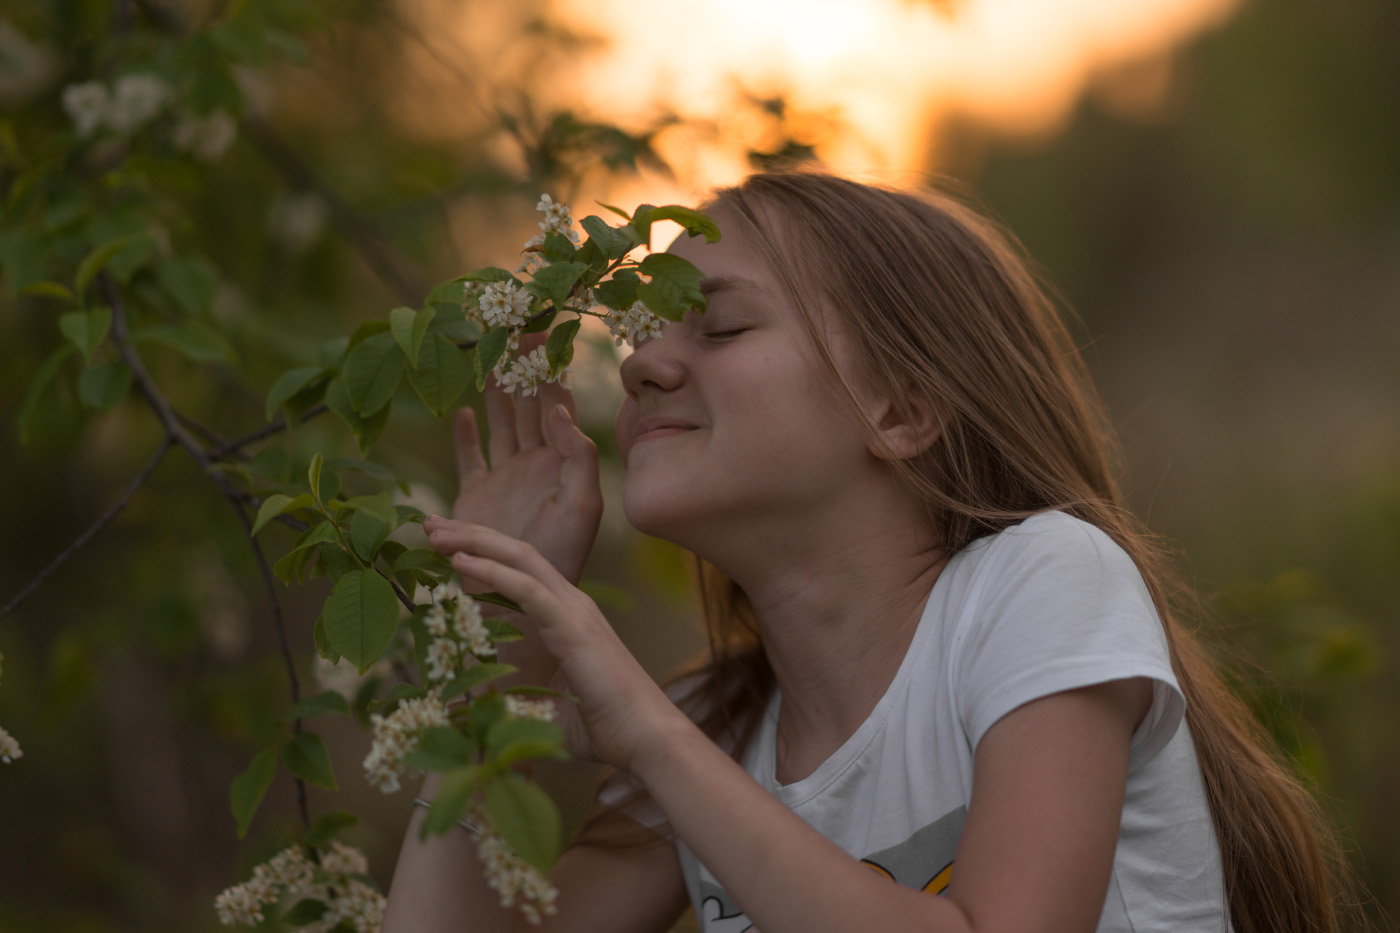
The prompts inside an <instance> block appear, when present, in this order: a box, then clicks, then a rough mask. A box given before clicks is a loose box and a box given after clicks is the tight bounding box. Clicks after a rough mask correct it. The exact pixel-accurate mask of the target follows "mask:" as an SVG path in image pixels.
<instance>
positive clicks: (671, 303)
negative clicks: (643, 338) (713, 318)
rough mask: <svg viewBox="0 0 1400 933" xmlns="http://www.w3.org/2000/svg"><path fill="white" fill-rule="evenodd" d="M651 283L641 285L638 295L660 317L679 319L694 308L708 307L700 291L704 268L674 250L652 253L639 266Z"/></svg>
mask: <svg viewBox="0 0 1400 933" xmlns="http://www.w3.org/2000/svg"><path fill="white" fill-rule="evenodd" d="M638 268H639V269H640V270H641V272H642V274H643V275H649V276H651V281H650V282H643V283H642V284H640V285H638V286H637V297H638V298H639V299H640V300H642V301H644V302H646V306H647V307H648V308H650V309H651V310H652V311H653V312H654V313H655V314H657V315H658V316H659V317H663V318H665V319H666V320H668V321H679V320H680V319H681V318H683V317H685V313H686V312H687V311H689V310H691V309H692V308H694V309H696V310H699V311H703V310H705V296H704V295H703V294H701V292H700V279H701V275H700V270H699V269H697V268H695V266H694V265H693V264H692V263H690V262H688V261H687V260H684V259H682V258H681V257H679V256H673V255H672V254H670V253H652V254H651V255H650V256H648V257H647V258H646V259H643V260H642V264H641V265H640V266H639V267H638Z"/></svg>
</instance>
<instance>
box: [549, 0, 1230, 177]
mask: <svg viewBox="0 0 1400 933" xmlns="http://www.w3.org/2000/svg"><path fill="white" fill-rule="evenodd" d="M551 2H552V6H551V8H550V16H551V18H553V19H555V20H556V21H558V22H560V23H563V24H566V25H569V26H571V27H572V28H574V29H576V30H577V31H579V32H582V33H594V34H601V35H604V36H606V38H607V40H608V42H607V44H606V45H604V46H602V47H600V49H599V50H598V51H597V52H596V53H592V54H589V55H585V56H583V57H582V58H580V59H577V60H575V61H574V62H573V63H572V66H571V68H570V73H569V79H568V81H567V93H568V95H569V98H570V101H571V103H572V105H573V106H574V107H576V108H578V107H580V103H582V104H583V106H584V108H586V109H587V110H588V111H590V112H592V113H594V114H597V115H599V116H602V117H604V118H607V119H612V120H616V121H618V122H619V123H622V124H624V125H625V124H627V123H629V122H636V123H640V122H642V121H643V120H645V118H646V117H647V115H649V114H654V113H656V112H659V111H662V110H665V109H670V110H672V111H674V112H676V113H678V114H679V115H681V116H683V117H688V118H692V119H697V120H702V121H703V120H713V121H716V124H717V126H718V128H719V130H720V132H719V134H718V137H719V138H718V139H717V140H716V139H712V140H708V141H705V142H703V143H702V142H700V141H697V140H696V139H694V138H690V137H686V136H684V133H683V132H682V131H680V130H677V134H676V135H678V136H679V137H681V138H676V139H668V138H667V134H666V133H664V132H663V134H662V135H661V137H659V138H658V141H657V144H658V147H659V148H661V149H662V150H663V154H664V155H666V156H667V157H669V158H673V159H676V160H677V161H678V162H679V163H680V164H679V165H678V166H677V167H678V168H679V169H681V174H682V175H683V176H685V181H686V182H688V183H690V184H692V185H694V186H695V187H696V189H697V190H703V189H706V188H708V187H710V186H713V185H715V184H723V183H728V182H733V181H736V180H738V178H740V177H742V175H743V174H744V173H745V172H746V170H747V166H746V163H745V161H744V151H745V150H746V149H747V148H761V144H762V142H763V140H762V127H760V126H759V125H758V124H757V123H756V122H755V121H757V120H759V119H760V118H759V117H757V116H756V115H752V114H750V115H745V114H743V113H742V112H738V111H742V110H743V108H742V107H740V106H738V104H737V102H738V100H739V97H738V96H737V95H736V89H738V88H742V89H744V90H745V91H747V92H749V93H751V94H754V95H757V96H760V97H763V96H776V95H779V94H781V95H783V96H785V97H786V99H787V101H788V104H789V106H790V111H789V112H790V114H792V115H793V116H792V117H791V118H790V122H789V124H788V127H787V129H788V130H789V132H796V133H799V134H800V133H801V131H802V124H803V121H804V120H805V121H807V122H808V123H812V124H814V130H813V138H814V141H816V144H817V151H818V154H819V155H820V156H821V157H822V158H823V159H824V161H825V162H826V163H827V164H828V165H829V166H830V167H832V168H833V169H835V170H837V171H842V172H847V173H855V174H860V173H883V174H884V175H886V176H887V177H888V176H890V175H891V174H893V175H896V176H897V175H898V174H899V173H915V172H920V171H926V170H928V169H929V168H930V167H935V168H936V164H935V165H933V166H931V165H930V163H931V162H933V163H936V147H937V127H938V123H939V121H940V120H941V119H943V118H945V117H947V116H949V115H953V114H965V115H967V116H969V117H971V118H972V119H975V120H977V121H980V122H982V123H985V124H988V125H991V126H993V127H995V128H997V129H999V130H1001V131H1005V132H1011V133H1020V134H1040V133H1044V132H1047V131H1049V130H1051V129H1053V128H1054V127H1055V126H1056V125H1057V124H1058V122H1059V121H1060V120H1062V118H1063V117H1064V116H1065V115H1066V114H1067V113H1068V111H1069V109H1070V108H1071V107H1072V106H1073V104H1074V102H1075V101H1076V100H1077V98H1078V97H1079V95H1080V94H1081V93H1082V92H1083V91H1084V89H1085V88H1086V87H1087V86H1088V85H1089V84H1090V83H1091V82H1093V81H1095V79H1096V76H1101V75H1102V74H1104V73H1105V72H1106V71H1111V70H1113V69H1118V68H1123V67H1124V66H1125V65H1130V64H1133V63H1141V62H1144V61H1147V62H1152V61H1154V60H1156V61H1158V62H1160V63H1162V67H1159V68H1156V69H1155V71H1154V69H1153V68H1151V67H1149V68H1147V69H1145V71H1146V73H1148V74H1149V75H1150V74H1153V73H1155V74H1157V75H1158V76H1159V77H1160V76H1166V77H1167V78H1169V75H1170V71H1169V59H1168V55H1169V53H1170V52H1171V51H1172V49H1173V48H1174V47H1175V46H1177V45H1178V44H1179V43H1181V42H1182V41H1183V40H1185V39H1187V38H1190V37H1191V36H1193V35H1195V34H1197V33H1199V32H1201V31H1203V30H1204V29H1207V28H1209V27H1210V26H1212V25H1214V24H1216V23H1218V22H1220V21H1221V20H1223V19H1224V18H1225V17H1226V16H1227V15H1228V14H1229V13H1230V12H1231V10H1232V9H1233V7H1234V6H1235V4H1236V0H1053V2H1051V0H964V2H961V3H959V4H957V5H956V6H955V8H954V11H953V13H952V14H951V15H949V14H947V13H945V12H943V11H941V10H940V9H938V8H937V7H936V6H934V5H933V4H931V3H928V2H921V0H551ZM1131 73H1132V74H1134V75H1136V76H1138V77H1139V79H1140V78H1141V76H1142V75H1143V74H1144V69H1143V68H1137V69H1135V70H1131ZM1138 83H1139V84H1141V81H1140V80H1139V82H1138ZM1168 84H1169V80H1156V81H1155V82H1154V81H1149V86H1148V93H1147V94H1146V96H1144V95H1143V94H1141V93H1139V94H1138V95H1137V96H1136V98H1134V99H1135V100H1136V101H1137V104H1138V106H1140V107H1150V106H1151V105H1152V104H1153V103H1154V100H1153V98H1154V97H1160V96H1161V93H1163V92H1165V90H1166V88H1167V86H1168ZM1129 103H1130V105H1131V100H1130V101H1129ZM825 118H831V119H834V120H835V121H837V122H838V123H839V124H840V125H842V126H843V127H844V132H836V133H830V134H826V135H825V136H824V137H822V136H821V134H819V133H817V132H816V128H817V126H818V125H819V124H821V122H822V120H823V119H825ZM771 129H772V128H771V127H770V128H769V132H770V135H771ZM725 136H729V137H730V139H729V140H728V141H729V142H730V143H732V144H733V145H731V146H729V147H728V148H726V146H725V145H724V139H723V137H725ZM746 137H748V138H746Z"/></svg>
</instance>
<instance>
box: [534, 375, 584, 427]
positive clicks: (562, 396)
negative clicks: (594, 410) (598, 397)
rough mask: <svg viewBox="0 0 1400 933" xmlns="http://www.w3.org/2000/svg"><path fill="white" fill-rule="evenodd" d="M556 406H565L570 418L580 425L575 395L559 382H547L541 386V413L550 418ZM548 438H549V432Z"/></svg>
mask: <svg viewBox="0 0 1400 933" xmlns="http://www.w3.org/2000/svg"><path fill="white" fill-rule="evenodd" d="M556 405H563V406H564V407H565V408H566V409H568V411H569V417H570V418H571V419H573V421H574V423H575V424H577V423H578V404H577V403H576V402H575V401H574V393H572V392H570V391H569V390H568V389H566V388H564V387H563V386H561V385H560V384H559V383H557V382H546V383H545V384H544V385H542V386H540V413H541V414H542V415H543V416H544V417H545V418H548V417H549V414H550V412H552V411H554V408H555V406H556ZM546 436H548V431H547V430H546Z"/></svg>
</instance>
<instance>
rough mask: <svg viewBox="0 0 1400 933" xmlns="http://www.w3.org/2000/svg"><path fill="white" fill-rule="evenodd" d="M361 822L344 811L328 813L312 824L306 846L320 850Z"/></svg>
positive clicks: (307, 834)
mask: <svg viewBox="0 0 1400 933" xmlns="http://www.w3.org/2000/svg"><path fill="white" fill-rule="evenodd" d="M359 822H360V818H359V817H358V816H356V815H355V814H353V813H347V812H345V811H344V810H336V811H335V812H333V813H327V814H326V815H325V816H322V817H318V818H317V819H316V821H315V822H314V823H312V824H311V828H310V829H308V830H307V831H306V844H307V845H309V846H315V847H316V848H318V849H319V848H321V847H322V846H324V845H325V844H326V843H328V842H330V841H331V840H332V839H334V838H335V837H336V836H339V835H340V834H341V833H342V832H344V831H345V830H347V829H349V828H350V827H351V826H355V825H356V824H358V823H359Z"/></svg>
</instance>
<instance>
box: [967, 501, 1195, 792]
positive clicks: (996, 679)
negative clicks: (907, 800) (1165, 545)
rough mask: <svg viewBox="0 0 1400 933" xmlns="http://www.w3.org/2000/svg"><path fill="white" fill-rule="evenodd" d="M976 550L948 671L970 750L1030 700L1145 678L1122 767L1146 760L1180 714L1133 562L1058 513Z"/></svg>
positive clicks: (1158, 627)
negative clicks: (1146, 696)
mask: <svg viewBox="0 0 1400 933" xmlns="http://www.w3.org/2000/svg"><path fill="white" fill-rule="evenodd" d="M974 546H975V545H974ZM985 546H986V547H988V548H989V549H991V550H990V551H989V553H987V554H986V555H984V557H983V562H984V565H985V571H986V572H985V573H983V574H982V575H981V578H980V580H979V583H978V586H977V589H976V591H975V592H974V594H973V595H972V597H971V599H970V600H969V602H968V604H967V606H966V609H965V611H964V613H963V614H962V615H961V617H960V619H959V623H958V633H957V636H956V640H955V644H954V655H953V667H952V676H953V678H954V682H955V684H956V687H955V696H956V698H957V702H958V704H959V716H960V718H961V721H962V725H963V728H964V730H965V731H966V734H967V736H968V738H969V741H970V743H971V747H972V748H973V749H976V747H977V744H978V743H979V742H980V741H981V740H982V736H983V735H985V734H986V732H987V730H988V729H990V728H991V726H992V724H993V723H995V722H996V721H997V720H999V719H1000V718H1001V717H1003V716H1005V715H1006V714H1007V713H1009V712H1011V711H1012V710H1014V709H1016V708H1017V707H1019V706H1022V705H1024V704H1026V703H1029V702H1030V701H1032V700H1036V699H1039V698H1041V697H1044V696H1049V695H1050V694H1052V693H1059V692H1061V691H1065V690H1073V689H1076V688H1079V687H1087V686H1090V685H1091V684H1098V683H1105V682H1107V681H1111V680H1120V679H1125V678H1130V677H1147V678H1149V679H1151V680H1152V705H1151V707H1150V708H1149V710H1148V713H1147V716H1146V717H1145V718H1144V719H1143V721H1142V723H1141V725H1139V727H1138V729H1137V731H1136V732H1135V733H1134V734H1133V738H1132V744H1131V751H1130V757H1129V768H1130V769H1132V768H1135V767H1137V766H1138V765H1140V764H1141V763H1143V762H1146V761H1147V760H1149V759H1150V758H1151V757H1152V756H1153V755H1155V754H1156V753H1157V752H1158V751H1159V750H1161V748H1162V746H1164V745H1166V743H1167V741H1168V740H1169V739H1171V737H1172V735H1173V734H1174V733H1175V732H1176V729H1177V727H1178V726H1179V724H1180V722H1181V719H1182V716H1183V713H1184V711H1185V708H1186V704H1185V700H1184V699H1183V697H1182V694H1181V689H1180V687H1179V686H1178V685H1177V682H1176V677H1175V676H1174V675H1173V673H1172V669H1171V661H1170V657H1169V655H1168V652H1167V642H1166V634H1165V632H1164V631H1163V629H1162V623H1161V621H1160V619H1159V617H1158V615H1157V610H1156V608H1155V607H1154V606H1153V604H1152V598H1151V596H1150V594H1149V593H1148V591H1147V586H1146V584H1145V583H1144V582H1143V579H1142V575H1141V574H1140V573H1139V572H1138V570H1137V567H1136V565H1134V564H1133V562H1132V559H1131V558H1130V557H1129V556H1128V555H1127V553H1126V552H1125V551H1124V550H1123V549H1122V548H1120V547H1119V546H1118V545H1117V544H1116V543H1115V542H1114V541H1113V539H1112V538H1110V537H1109V536H1108V535H1107V534H1105V533H1104V532H1103V531H1101V530H1099V529H1098V528H1096V527H1094V526H1093V525H1090V524H1088V523H1086V522H1082V521H1079V520H1078V519H1075V518H1072V517H1071V516H1068V515H1065V514H1063V513H1059V512H1052V513H1047V514H1044V515H1037V516H1035V517H1034V518H1031V519H1028V520H1027V521H1025V522H1023V523H1021V524H1020V525H1017V526H1014V527H1012V528H1009V529H1007V530H1006V531H1004V532H1002V533H1001V534H999V535H997V536H995V537H994V538H991V539H986V541H985Z"/></svg>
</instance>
